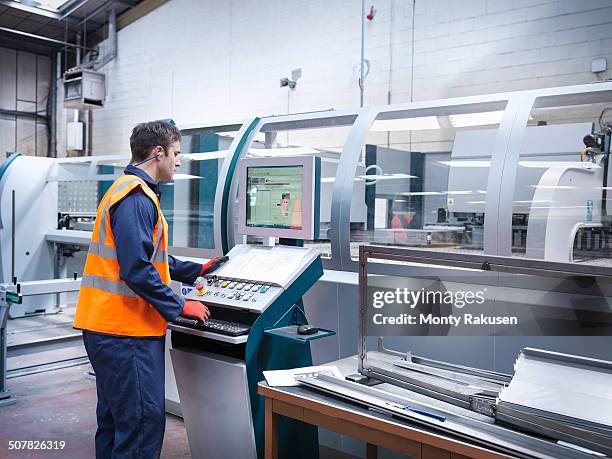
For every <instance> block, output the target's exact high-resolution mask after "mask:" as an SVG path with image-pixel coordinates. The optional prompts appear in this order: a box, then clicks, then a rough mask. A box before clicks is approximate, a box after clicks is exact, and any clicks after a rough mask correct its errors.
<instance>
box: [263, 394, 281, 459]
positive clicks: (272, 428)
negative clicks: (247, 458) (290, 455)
mask: <svg viewBox="0 0 612 459" xmlns="http://www.w3.org/2000/svg"><path fill="white" fill-rule="evenodd" d="M272 403H273V400H272V399H271V398H266V429H265V450H266V451H265V456H266V459H277V458H278V442H277V439H276V424H277V419H278V416H277V415H276V414H274V411H272Z"/></svg>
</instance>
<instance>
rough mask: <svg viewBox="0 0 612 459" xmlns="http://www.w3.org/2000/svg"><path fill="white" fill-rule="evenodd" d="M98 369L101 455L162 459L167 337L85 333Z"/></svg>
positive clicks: (98, 443)
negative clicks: (160, 458) (160, 456)
mask: <svg viewBox="0 0 612 459" xmlns="http://www.w3.org/2000/svg"><path fill="white" fill-rule="evenodd" d="M83 341H84V343H85V349H86V350H87V355H88V356H89V360H90V361H91V365H92V367H93V369H94V371H95V373H96V388H97V391H98V406H97V409H96V415H97V418H98V430H97V432H96V459H107V458H112V459H124V458H125V459H128V458H129V459H132V458H133V459H136V458H138V459H141V458H142V459H150V458H158V457H159V455H160V453H161V447H162V443H163V440H164V430H165V427H166V415H165V410H164V403H165V389H164V356H165V354H164V348H165V346H164V343H165V338H164V337H161V338H131V337H123V336H112V335H105V334H101V333H93V332H89V331H83Z"/></svg>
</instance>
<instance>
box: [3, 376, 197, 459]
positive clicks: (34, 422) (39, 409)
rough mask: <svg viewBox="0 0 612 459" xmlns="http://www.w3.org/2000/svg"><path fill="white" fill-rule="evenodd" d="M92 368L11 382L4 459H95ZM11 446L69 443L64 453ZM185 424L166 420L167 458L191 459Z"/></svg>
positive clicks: (164, 455) (171, 418)
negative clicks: (14, 442) (28, 442)
mask: <svg viewBox="0 0 612 459" xmlns="http://www.w3.org/2000/svg"><path fill="white" fill-rule="evenodd" d="M88 370H89V365H81V366H76V367H70V368H64V369H61V370H55V371H50V372H46V373H40V374H33V375H28V376H22V377H18V378H12V379H9V380H8V389H9V390H10V391H11V393H12V395H13V396H14V399H15V400H16V403H15V404H12V405H8V406H1V407H0V458H7V459H8V458H19V459H26V458H78V459H83V458H90V457H94V434H95V431H96V417H95V407H96V382H95V380H94V378H93V377H91V376H89V375H88V373H87V371H88ZM9 440H64V441H65V442H66V447H65V449H64V450H63V451H57V452H51V451H38V452H36V451H32V452H27V451H9V450H8V442H9ZM189 457H191V456H190V454H189V445H188V443H187V432H186V431H185V426H184V424H183V420H182V419H180V418H177V417H174V416H171V415H167V418H166V435H165V437H164V446H163V449H162V458H189Z"/></svg>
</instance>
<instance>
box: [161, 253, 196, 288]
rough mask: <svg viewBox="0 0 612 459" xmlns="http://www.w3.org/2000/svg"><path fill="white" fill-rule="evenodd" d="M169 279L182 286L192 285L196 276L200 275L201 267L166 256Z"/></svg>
mask: <svg viewBox="0 0 612 459" xmlns="http://www.w3.org/2000/svg"><path fill="white" fill-rule="evenodd" d="M168 264H169V265H170V277H171V278H172V279H173V280H175V281H179V282H182V283H183V284H189V285H191V284H193V283H194V282H195V280H196V279H197V277H198V276H201V275H202V265H201V264H199V263H193V262H191V261H183V260H179V259H178V258H174V257H173V256H172V255H168Z"/></svg>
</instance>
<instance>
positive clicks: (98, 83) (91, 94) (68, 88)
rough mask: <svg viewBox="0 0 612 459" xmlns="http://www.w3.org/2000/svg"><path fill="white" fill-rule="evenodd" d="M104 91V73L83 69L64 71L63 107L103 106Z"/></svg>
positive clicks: (88, 107) (90, 107)
mask: <svg viewBox="0 0 612 459" xmlns="http://www.w3.org/2000/svg"><path fill="white" fill-rule="evenodd" d="M105 93H106V88H105V75H104V73H100V72H94V71H93V70H84V69H78V70H73V71H71V70H69V71H67V72H66V73H64V108H75V109H77V110H91V109H96V108H103V107H104V98H105Z"/></svg>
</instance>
